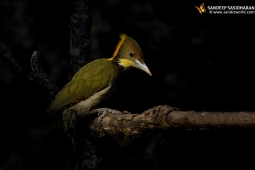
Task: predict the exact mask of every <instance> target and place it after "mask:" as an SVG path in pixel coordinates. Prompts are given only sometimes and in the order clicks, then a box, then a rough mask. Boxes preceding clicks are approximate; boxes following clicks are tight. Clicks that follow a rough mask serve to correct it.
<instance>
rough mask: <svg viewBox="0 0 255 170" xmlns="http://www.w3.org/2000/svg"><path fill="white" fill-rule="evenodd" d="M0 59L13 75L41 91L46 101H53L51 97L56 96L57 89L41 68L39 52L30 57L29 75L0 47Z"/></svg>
mask: <svg viewBox="0 0 255 170" xmlns="http://www.w3.org/2000/svg"><path fill="white" fill-rule="evenodd" d="M0 58H1V59H2V61H3V62H4V63H5V64H6V65H7V66H8V67H9V68H10V69H11V70H12V71H13V72H14V74H16V75H18V76H21V77H22V78H24V79H25V80H27V81H29V83H31V84H32V85H33V86H35V87H36V88H38V89H40V90H42V91H43V92H44V93H45V95H46V97H47V98H48V99H50V100H51V99H53V97H54V96H55V95H56V94H57V92H58V87H57V86H55V85H54V83H53V82H52V80H51V79H50V78H49V76H48V75H47V74H46V73H45V72H44V70H43V67H42V66H41V56H40V53H39V51H34V53H33V54H32V56H31V60H30V64H31V68H32V72H31V73H29V72H28V71H27V70H26V69H24V68H23V67H21V66H20V65H19V64H18V63H17V62H16V61H15V60H14V58H13V57H12V56H11V54H9V53H8V52H7V51H5V50H4V49H3V48H2V47H0Z"/></svg>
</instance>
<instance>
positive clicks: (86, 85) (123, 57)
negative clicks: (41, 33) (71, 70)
mask: <svg viewBox="0 0 255 170" xmlns="http://www.w3.org/2000/svg"><path fill="white" fill-rule="evenodd" d="M120 38H121V39H120V41H119V43H118V44H117V47H116V50H115V51H114V53H113V56H112V57H111V58H108V59H98V60H95V61H92V62H90V63H88V64H87V65H85V66H83V67H82V68H81V69H80V70H79V71H78V72H77V73H76V74H75V75H74V76H73V78H72V79H71V81H70V82H69V83H68V84H66V85H65V86H64V87H63V88H62V89H61V90H60V91H59V93H58V94H57V95H56V97H55V98H54V99H53V101H52V103H51V104H50V106H49V108H48V109H47V112H48V113H52V112H53V113H54V112H56V111H62V110H64V109H66V108H68V107H71V106H73V105H75V104H77V103H79V102H81V101H84V102H85V106H82V107H85V110H86V113H84V114H88V113H87V112H90V111H91V110H92V109H93V108H94V107H96V105H97V104H99V103H100V102H101V101H103V100H105V99H106V98H108V97H110V95H111V94H112V92H113V90H114V84H115V79H116V78H117V77H118V76H119V75H120V73H121V70H123V69H126V68H129V67H134V68H137V69H140V70H142V71H144V72H146V73H148V74H149V75H151V72H150V70H149V69H148V67H147V66H146V64H145V63H144V59H143V52H142V49H141V47H140V46H139V45H138V43H137V42H136V41H135V40H134V39H132V38H131V37H129V36H127V35H126V34H120ZM81 103H82V102H81ZM77 105H78V104H77ZM77 105H76V106H77Z"/></svg>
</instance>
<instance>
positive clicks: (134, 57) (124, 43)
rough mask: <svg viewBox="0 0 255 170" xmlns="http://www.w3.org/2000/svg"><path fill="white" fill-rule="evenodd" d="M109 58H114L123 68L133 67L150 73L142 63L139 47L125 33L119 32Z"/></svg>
mask: <svg viewBox="0 0 255 170" xmlns="http://www.w3.org/2000/svg"><path fill="white" fill-rule="evenodd" d="M110 60H116V61H117V63H118V64H119V65H121V66H122V67H124V69H126V68H129V67H135V68H138V69H140V70H142V71H145V72H146V73H147V74H149V75H151V72H150V70H149V68H148V67H147V66H146V64H145V63H144V59H143V52H142V49H141V47H140V46H139V44H138V43H137V42H136V41H135V40H134V39H133V38H131V37H129V36H127V35H126V34H120V41H119V43H118V45H117V47H116V50H115V51H114V53H113V56H112V58H110Z"/></svg>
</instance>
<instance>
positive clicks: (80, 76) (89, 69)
mask: <svg viewBox="0 0 255 170" xmlns="http://www.w3.org/2000/svg"><path fill="white" fill-rule="evenodd" d="M119 69H120V68H119V67H118V66H117V65H116V64H114V63H113V62H112V61H111V60H108V59H98V60H95V61H93V62H91V63H88V64H87V65H85V66H84V67H82V68H81V69H80V70H79V71H78V72H77V73H76V74H75V75H74V76H73V78H72V79H71V81H70V82H69V83H68V84H66V85H65V86H64V87H63V88H62V89H61V90H60V91H59V93H58V94H57V95H56V97H55V98H54V99H53V101H52V103H51V104H50V106H49V108H48V109H47V112H51V111H54V110H58V109H61V108H62V107H64V106H67V105H69V104H71V103H74V102H75V101H76V100H79V99H88V98H89V97H90V96H92V95H93V94H94V93H96V92H98V91H100V90H102V89H103V88H105V87H107V86H108V85H109V84H110V83H111V82H112V81H113V79H115V78H116V77H117V76H118V74H119Z"/></svg>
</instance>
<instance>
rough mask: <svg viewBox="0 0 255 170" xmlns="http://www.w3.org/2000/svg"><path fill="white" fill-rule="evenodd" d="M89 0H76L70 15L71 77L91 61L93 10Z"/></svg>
mask: <svg viewBox="0 0 255 170" xmlns="http://www.w3.org/2000/svg"><path fill="white" fill-rule="evenodd" d="M89 5H90V2H89V0H74V6H73V12H72V14H71V15H70V23H69V33H70V41H69V43H70V49H69V57H70V73H69V79H71V78H72V77H73V75H74V74H75V73H76V72H77V71H78V70H79V69H80V68H81V67H82V66H84V65H85V64H86V63H88V62H89V61H90V46H91V38H90V32H91V31H90V30H91V10H90V6H89Z"/></svg>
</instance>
